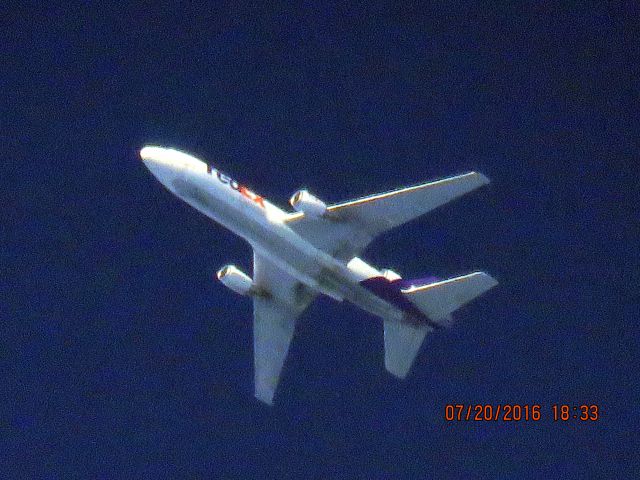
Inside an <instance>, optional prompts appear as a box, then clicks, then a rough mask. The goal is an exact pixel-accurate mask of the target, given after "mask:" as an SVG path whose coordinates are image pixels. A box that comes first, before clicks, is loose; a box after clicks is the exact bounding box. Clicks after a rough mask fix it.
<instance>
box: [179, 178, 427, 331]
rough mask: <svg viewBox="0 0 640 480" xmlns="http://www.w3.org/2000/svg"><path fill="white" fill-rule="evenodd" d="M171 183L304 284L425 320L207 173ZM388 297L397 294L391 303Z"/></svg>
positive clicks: (385, 313) (388, 313) (374, 310)
mask: <svg viewBox="0 0 640 480" xmlns="http://www.w3.org/2000/svg"><path fill="white" fill-rule="evenodd" d="M172 187H173V191H174V193H175V194H176V195H178V196H179V197H180V198H182V199H183V200H184V201H185V202H187V203H188V204H189V205H191V206H192V207H194V208H196V209H197V210H199V211H200V212H202V213H203V214H205V215H206V216H207V217H209V218H211V219H212V220H214V221H216V222H218V223H220V224H221V225H223V226H224V227H226V228H228V229H229V230H231V231H232V232H234V233H235V234H237V235H239V236H240V237H242V238H244V239H245V240H246V241H247V242H248V243H249V244H251V245H252V246H253V248H254V249H255V250H256V251H258V252H260V253H261V254H262V255H265V256H268V257H269V258H270V259H271V260H272V261H273V262H274V263H275V264H277V265H278V266H279V267H280V268H282V269H283V270H284V271H286V272H287V273H289V274H290V275H292V276H293V277H295V278H297V279H298V280H299V281H300V282H301V283H303V284H305V285H306V286H307V287H309V288H311V289H313V290H317V291H319V292H320V293H323V294H325V295H328V296H329V297H331V298H333V299H335V300H338V301H341V300H343V299H345V300H347V301H349V302H350V303H353V304H354V305H356V306H358V307H360V308H362V309H363V310H365V311H367V312H369V313H371V314H373V315H375V316H378V317H380V318H384V319H387V320H396V321H402V320H411V321H413V322H415V321H424V322H425V323H426V322H429V320H428V318H426V317H424V315H423V314H421V312H420V311H419V310H417V309H416V308H415V307H413V306H412V305H411V304H410V302H407V301H402V300H401V297H400V296H399V292H398V293H397V294H396V295H395V296H393V298H391V297H389V298H385V296H382V295H381V293H384V292H385V290H383V289H376V288H373V289H372V288H371V286H370V285H369V284H362V283H361V282H359V281H358V280H357V279H355V278H354V277H353V274H352V273H351V272H350V271H349V270H348V269H347V267H346V265H345V264H343V263H342V262H339V261H337V260H336V259H334V258H332V257H330V256H329V255H327V254H326V253H324V252H321V251H319V250H318V249H316V248H315V247H313V246H312V245H311V244H309V243H308V242H306V241H305V240H304V239H302V238H300V237H299V236H298V235H297V234H295V232H292V231H291V230H290V229H289V228H288V227H287V226H286V225H285V224H283V223H280V222H272V221H269V220H268V219H267V218H266V216H265V214H264V211H263V210H261V209H259V208H256V207H254V206H253V205H247V204H246V203H247V202H245V201H244V199H242V198H232V197H231V196H228V197H227V198H225V197H224V196H223V195H221V194H220V192H219V191H216V187H217V185H215V184H212V182H211V180H210V178H208V177H204V178H202V175H200V174H189V173H186V174H185V175H183V176H181V177H180V178H177V179H175V180H173V181H172ZM222 193H223V194H224V193H226V192H222ZM389 291H391V292H393V289H390V290H389V289H387V290H386V292H389ZM387 296H388V295H387ZM394 299H400V300H399V301H397V302H395V304H394V302H393V300H394ZM390 300H391V301H390Z"/></svg>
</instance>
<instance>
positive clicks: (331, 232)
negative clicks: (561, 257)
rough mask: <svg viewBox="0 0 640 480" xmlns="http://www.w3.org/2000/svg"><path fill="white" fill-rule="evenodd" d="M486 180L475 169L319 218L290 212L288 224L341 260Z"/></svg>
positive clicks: (354, 202) (348, 204) (362, 201)
mask: <svg viewBox="0 0 640 480" xmlns="http://www.w3.org/2000/svg"><path fill="white" fill-rule="evenodd" d="M487 183H489V179H488V178H487V177H485V176H484V175H482V174H481V173H477V172H470V173H465V174H463V175H457V176H455V177H449V178H445V179H443V180H438V181H435V182H430V183H424V184H421V185H416V186H413V187H408V188H401V189H399V190H394V191H391V192H387V193H380V194H376V195H370V196H368V197H363V198H359V199H357V200H351V201H349V202H344V203H339V204H336V205H331V206H330V207H328V209H327V212H326V213H325V214H324V215H323V216H322V217H318V218H308V217H305V215H304V214H302V213H294V214H292V215H290V216H289V217H288V218H287V219H286V222H287V224H288V226H289V227H290V228H291V229H292V230H293V231H295V232H296V233H298V235H300V236H301V237H302V238H304V239H306V240H308V241H309V242H311V243H312V244H313V245H314V246H315V247H316V248H318V249H320V250H322V251H324V252H327V253H329V254H330V255H332V256H334V257H336V258H338V259H340V260H345V261H346V260H349V259H351V258H353V257H354V256H357V255H359V254H360V253H361V252H362V251H363V250H364V249H365V248H366V246H367V245H368V244H369V243H370V242H371V241H372V240H373V239H374V238H375V237H376V236H377V235H379V234H381V233H383V232H385V231H387V230H390V229H392V228H395V227H397V226H399V225H402V224H403V223H406V222H408V221H410V220H413V219H414V218H416V217H419V216H420V215H424V214H425V213H427V212H429V211H431V210H433V209H435V208H437V207H439V206H440V205H443V204H445V203H447V202H450V201H451V200H453V199H455V198H457V197H459V196H461V195H464V194H465V193H468V192H470V191H472V190H475V189H476V188H478V187H480V186H482V185H485V184H487Z"/></svg>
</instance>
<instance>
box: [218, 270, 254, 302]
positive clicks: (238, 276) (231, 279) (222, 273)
mask: <svg viewBox="0 0 640 480" xmlns="http://www.w3.org/2000/svg"><path fill="white" fill-rule="evenodd" d="M216 276H217V277H218V280H220V281H221V282H222V283H223V284H224V286H225V287H228V288H230V289H231V290H233V291H234V292H236V293H239V294H240V295H251V294H253V293H254V289H253V280H251V277H249V275H247V274H246V273H244V272H243V271H242V270H240V269H238V268H237V267H236V266H235V265H226V266H224V267H222V268H221V269H220V270H218V273H217V274H216Z"/></svg>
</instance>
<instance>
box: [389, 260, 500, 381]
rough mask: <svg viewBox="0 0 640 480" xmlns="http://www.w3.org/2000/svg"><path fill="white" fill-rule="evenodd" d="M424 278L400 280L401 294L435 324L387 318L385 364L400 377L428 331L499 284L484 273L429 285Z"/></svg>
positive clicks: (406, 372)
mask: <svg viewBox="0 0 640 480" xmlns="http://www.w3.org/2000/svg"><path fill="white" fill-rule="evenodd" d="M424 280H426V279H423V280H415V281H406V280H402V281H401V283H400V281H399V280H396V281H398V283H399V284H400V286H401V289H400V293H401V296H402V297H404V298H405V299H407V300H409V301H410V302H411V304H412V305H414V306H415V307H416V308H417V309H418V310H419V311H420V312H422V313H423V314H424V315H426V316H427V317H429V320H431V321H432V322H433V323H432V324H431V325H428V324H425V323H408V322H407V323H400V322H396V321H392V320H385V321H384V364H385V367H386V369H387V371H388V372H389V373H391V374H393V375H395V376H396V377H398V378H405V377H406V376H407V374H408V373H409V371H410V370H411V366H412V365H413V362H414V360H415V358H416V356H417V355H418V352H419V351H420V346H421V345H422V342H423V340H424V337H425V336H426V335H427V333H429V332H430V331H432V330H433V328H434V327H437V326H448V325H449V324H450V323H451V321H452V320H451V313H452V312H453V311H455V310H457V309H458V308H460V307H461V306H463V305H465V304H466V303H469V302H470V301H471V300H473V299H474V298H476V297H477V296H479V295H482V294H483V293H484V292H486V291H487V290H489V289H490V288H492V287H494V286H495V285H497V284H498V282H497V281H496V280H495V279H494V278H493V277H491V276H490V275H487V274H486V273H484V272H476V273H471V274H469V275H464V276H462V277H456V278H451V279H449V280H444V281H436V282H431V283H426V284H425V283H423V282H424ZM416 283H419V284H418V285H416ZM420 283H422V284H420Z"/></svg>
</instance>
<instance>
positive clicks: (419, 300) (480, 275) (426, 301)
mask: <svg viewBox="0 0 640 480" xmlns="http://www.w3.org/2000/svg"><path fill="white" fill-rule="evenodd" d="M497 284H498V282H497V281H496V280H495V279H494V278H493V277H492V276H491V275H488V274H486V273H484V272H475V273H470V274H469V275H463V276H461V277H455V278H450V279H449V280H443V281H441V282H434V283H429V284H426V285H412V286H410V287H409V288H406V289H403V290H401V292H402V294H403V295H404V296H405V297H406V298H407V299H409V300H410V301H411V303H413V304H414V305H415V306H416V307H418V309H419V310H420V311H421V312H423V313H424V314H425V315H426V316H427V317H429V318H430V319H431V320H433V321H434V322H436V323H443V324H446V323H448V322H449V321H450V314H451V313H452V312H453V311H455V310H457V309H458V308H460V307H461V306H463V305H465V304H467V303H469V302H470V301H471V300H473V299H474V298H476V297H478V296H480V295H482V294H483V293H485V292H486V291H487V290H489V289H491V288H493V287H495V286H496V285H497Z"/></svg>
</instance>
